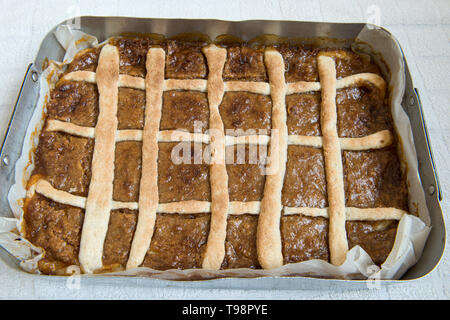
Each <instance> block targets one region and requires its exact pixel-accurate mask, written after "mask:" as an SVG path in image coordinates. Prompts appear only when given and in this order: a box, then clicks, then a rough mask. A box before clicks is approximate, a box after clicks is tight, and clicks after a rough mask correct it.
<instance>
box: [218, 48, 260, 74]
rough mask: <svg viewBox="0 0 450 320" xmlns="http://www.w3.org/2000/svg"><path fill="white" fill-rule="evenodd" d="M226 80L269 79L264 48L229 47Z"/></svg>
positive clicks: (225, 68)
mask: <svg viewBox="0 0 450 320" xmlns="http://www.w3.org/2000/svg"><path fill="white" fill-rule="evenodd" d="M223 78H224V80H248V81H267V74H266V68H265V66H264V52H263V50H256V49H252V48H249V47H243V46H235V47H230V48H227V60H226V62H225V66H224V69H223Z"/></svg>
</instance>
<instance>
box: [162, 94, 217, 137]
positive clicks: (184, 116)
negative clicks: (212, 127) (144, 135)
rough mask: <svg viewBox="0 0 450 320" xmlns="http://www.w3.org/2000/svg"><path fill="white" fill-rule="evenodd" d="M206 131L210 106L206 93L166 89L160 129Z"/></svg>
mask: <svg viewBox="0 0 450 320" xmlns="http://www.w3.org/2000/svg"><path fill="white" fill-rule="evenodd" d="M195 125H196V126H197V127H196V128H195V129H196V130H197V131H196V132H204V131H205V130H207V129H208V128H209V106H208V100H207V98H206V93H203V92H196V91H165V92H164V95H163V107H162V114H161V124H160V130H187V131H189V132H194V126H195Z"/></svg>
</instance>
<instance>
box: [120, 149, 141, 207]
mask: <svg viewBox="0 0 450 320" xmlns="http://www.w3.org/2000/svg"><path fill="white" fill-rule="evenodd" d="M141 168H142V142H137V141H124V142H118V143H117V144H116V157H115V161H114V189H113V190H114V191H113V199H114V200H117V201H124V202H137V201H138V200H139V183H140V180H141Z"/></svg>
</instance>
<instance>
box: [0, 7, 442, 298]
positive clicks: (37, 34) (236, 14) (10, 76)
mask: <svg viewBox="0 0 450 320" xmlns="http://www.w3.org/2000/svg"><path fill="white" fill-rule="evenodd" d="M0 3H1V5H0V7H1V8H2V9H3V10H1V12H0V21H2V23H1V24H0V34H1V36H0V43H1V45H2V47H3V48H4V50H3V54H2V56H1V57H0V77H1V78H0V81H1V83H2V86H0V97H1V100H0V135H1V136H3V134H4V132H5V129H6V126H7V123H8V121H9V117H10V115H11V111H12V108H13V105H14V103H15V100H16V97H17V94H18V91H19V88H20V85H21V82H22V79H23V76H24V72H25V70H26V67H27V66H28V64H29V63H30V62H31V61H33V60H34V57H35V55H36V53H37V50H38V48H39V45H40V41H41V39H42V38H43V37H44V36H45V35H46V33H47V32H48V30H50V29H51V28H52V27H53V26H54V25H55V24H57V23H59V22H61V21H63V20H65V19H68V18H70V17H73V16H76V15H102V16H111V15H121V16H136V17H154V18H211V19H224V20H247V19H278V20H306V21H327V22H366V21H369V22H374V20H373V19H374V12H379V13H380V15H379V20H378V21H375V22H376V23H377V24H379V25H381V26H383V27H385V28H386V29H388V30H389V31H391V32H392V33H393V34H394V36H396V37H397V39H398V40H399V41H400V44H401V46H402V47H403V50H404V52H405V54H406V57H407V61H408V65H409V68H410V69H411V73H412V77H413V81H414V84H415V87H417V88H418V89H419V93H420V96H421V99H422V103H423V107H424V112H425V118H426V121H427V126H428V130H429V133H430V138H431V141H432V147H433V151H434V155H435V158H436V159H435V160H436V162H437V163H436V165H437V168H438V173H439V177H440V182H441V187H442V189H443V190H442V194H443V199H444V200H443V201H442V202H441V206H442V208H443V211H444V216H445V218H446V220H448V216H449V209H450V200H449V198H450V182H449V181H450V149H449V148H450V147H449V145H448V142H449V140H450V138H449V137H450V112H449V97H450V93H449V91H448V89H449V87H448V84H449V80H450V76H449V74H450V44H449V39H450V1H448V0H434V1H429V0H428V1H427V0H423V1H422V0H421V1H407V0H396V1H393V0H364V1H357V0H344V1H341V2H340V3H337V1H334V0H320V1H310V0H279V1H268V0H264V1H263V0H259V1H258V0H256V1H255V0H247V1H245V2H240V1H237V0H228V1H205V0H203V1H200V0H191V1H181V0H180V1H174V0H162V1H161V0H153V1H148V0H143V1H133V2H130V1H129V0H127V1H124V0H112V1H94V0H78V1H77V0H64V1H57V2H55V1H49V0H41V1H22V2H16V1H12V0H10V1H6V0H0ZM344 8H351V9H344ZM375 19H377V17H376V16H375ZM447 225H448V224H447ZM448 230H449V228H448V227H447V231H448ZM447 241H448V240H447ZM447 251H448V250H447ZM449 267H450V258H449V254H448V253H447V252H446V253H444V257H443V258H442V260H441V263H440V265H439V266H438V268H436V269H435V270H434V271H433V272H431V274H429V275H428V276H426V277H424V278H422V279H419V280H416V281H412V282H408V283H397V284H391V285H388V286H384V285H382V286H380V287H379V288H374V289H359V290H351V289H343V288H339V287H336V286H333V288H332V289H331V288H330V289H329V290H308V291H302V290H298V291H292V290H290V291H286V290H223V289H208V290H206V289H178V288H170V287H169V288H149V287H139V286H136V282H134V284H133V285H130V286H128V285H124V284H123V282H121V285H120V286H112V285H92V284H90V283H86V282H83V280H81V282H80V286H79V289H70V287H72V286H70V285H69V286H68V285H67V283H66V281H65V280H64V279H59V278H52V277H37V276H33V275H29V274H26V273H24V272H21V271H17V270H14V269H12V268H11V267H9V266H8V265H7V264H5V262H4V261H3V260H1V259H0V283H1V288H2V289H1V290H0V298H3V299H23V298H27V299H42V298H49V299H52V298H53V299H55V298H57V299H65V298H67V299H94V298H95V299H222V298H230V299H433V300H434V299H448V298H449V289H450V281H449Z"/></svg>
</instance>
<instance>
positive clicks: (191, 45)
mask: <svg viewBox="0 0 450 320" xmlns="http://www.w3.org/2000/svg"><path fill="white" fill-rule="evenodd" d="M202 47H203V45H202V43H200V42H182V41H175V40H167V56H166V79H196V78H200V79H204V78H206V76H207V74H208V70H207V67H206V59H205V57H204V55H203V53H202Z"/></svg>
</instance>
